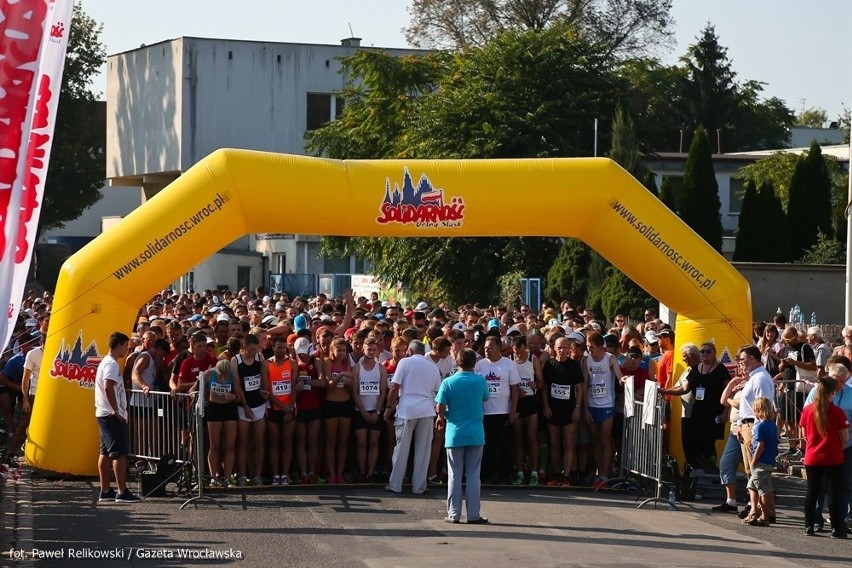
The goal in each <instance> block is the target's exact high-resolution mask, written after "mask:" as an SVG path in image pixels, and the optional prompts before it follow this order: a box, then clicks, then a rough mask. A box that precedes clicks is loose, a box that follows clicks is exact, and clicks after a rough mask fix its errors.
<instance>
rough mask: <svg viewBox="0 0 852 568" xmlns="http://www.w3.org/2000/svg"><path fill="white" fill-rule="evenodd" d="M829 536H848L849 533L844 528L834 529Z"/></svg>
mask: <svg viewBox="0 0 852 568" xmlns="http://www.w3.org/2000/svg"><path fill="white" fill-rule="evenodd" d="M831 538H849V535H848V534H847V532H846V531H845V530H842V529H835V530H833V531H831Z"/></svg>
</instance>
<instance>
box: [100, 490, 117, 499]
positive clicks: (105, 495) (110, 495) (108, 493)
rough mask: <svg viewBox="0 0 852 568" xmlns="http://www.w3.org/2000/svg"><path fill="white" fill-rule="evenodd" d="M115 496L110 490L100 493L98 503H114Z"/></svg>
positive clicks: (113, 491)
mask: <svg viewBox="0 0 852 568" xmlns="http://www.w3.org/2000/svg"><path fill="white" fill-rule="evenodd" d="M115 496H116V493H115V489H112V488H110V490H109V491H101V494H100V496H99V497H98V501H99V502H101V501H115Z"/></svg>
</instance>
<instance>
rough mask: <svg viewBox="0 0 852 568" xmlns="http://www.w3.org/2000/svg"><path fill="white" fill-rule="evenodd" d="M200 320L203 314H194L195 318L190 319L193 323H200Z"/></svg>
mask: <svg viewBox="0 0 852 568" xmlns="http://www.w3.org/2000/svg"><path fill="white" fill-rule="evenodd" d="M200 319H201V314H194V315H193V316H191V317H190V318H189V321H191V322H197V321H198V320H200Z"/></svg>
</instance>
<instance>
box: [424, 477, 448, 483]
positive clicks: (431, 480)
mask: <svg viewBox="0 0 852 568" xmlns="http://www.w3.org/2000/svg"><path fill="white" fill-rule="evenodd" d="M426 483H428V484H429V485H443V484H444V482H443V481H441V478H440V477H438V476H437V475H433V476H432V477H430V478H429V479H427V480H426Z"/></svg>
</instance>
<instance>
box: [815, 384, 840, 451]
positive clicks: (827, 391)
mask: <svg viewBox="0 0 852 568" xmlns="http://www.w3.org/2000/svg"><path fill="white" fill-rule="evenodd" d="M836 390H837V381H836V380H835V379H833V378H832V377H830V376H825V377H820V379H819V384H818V385H817V390H816V395H815V396H814V403H813V404H814V423H815V424H816V429H817V431H818V432H819V434H820V436H826V435H827V434H828V404H829V402H831V399H832V397H834V391H836Z"/></svg>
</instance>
